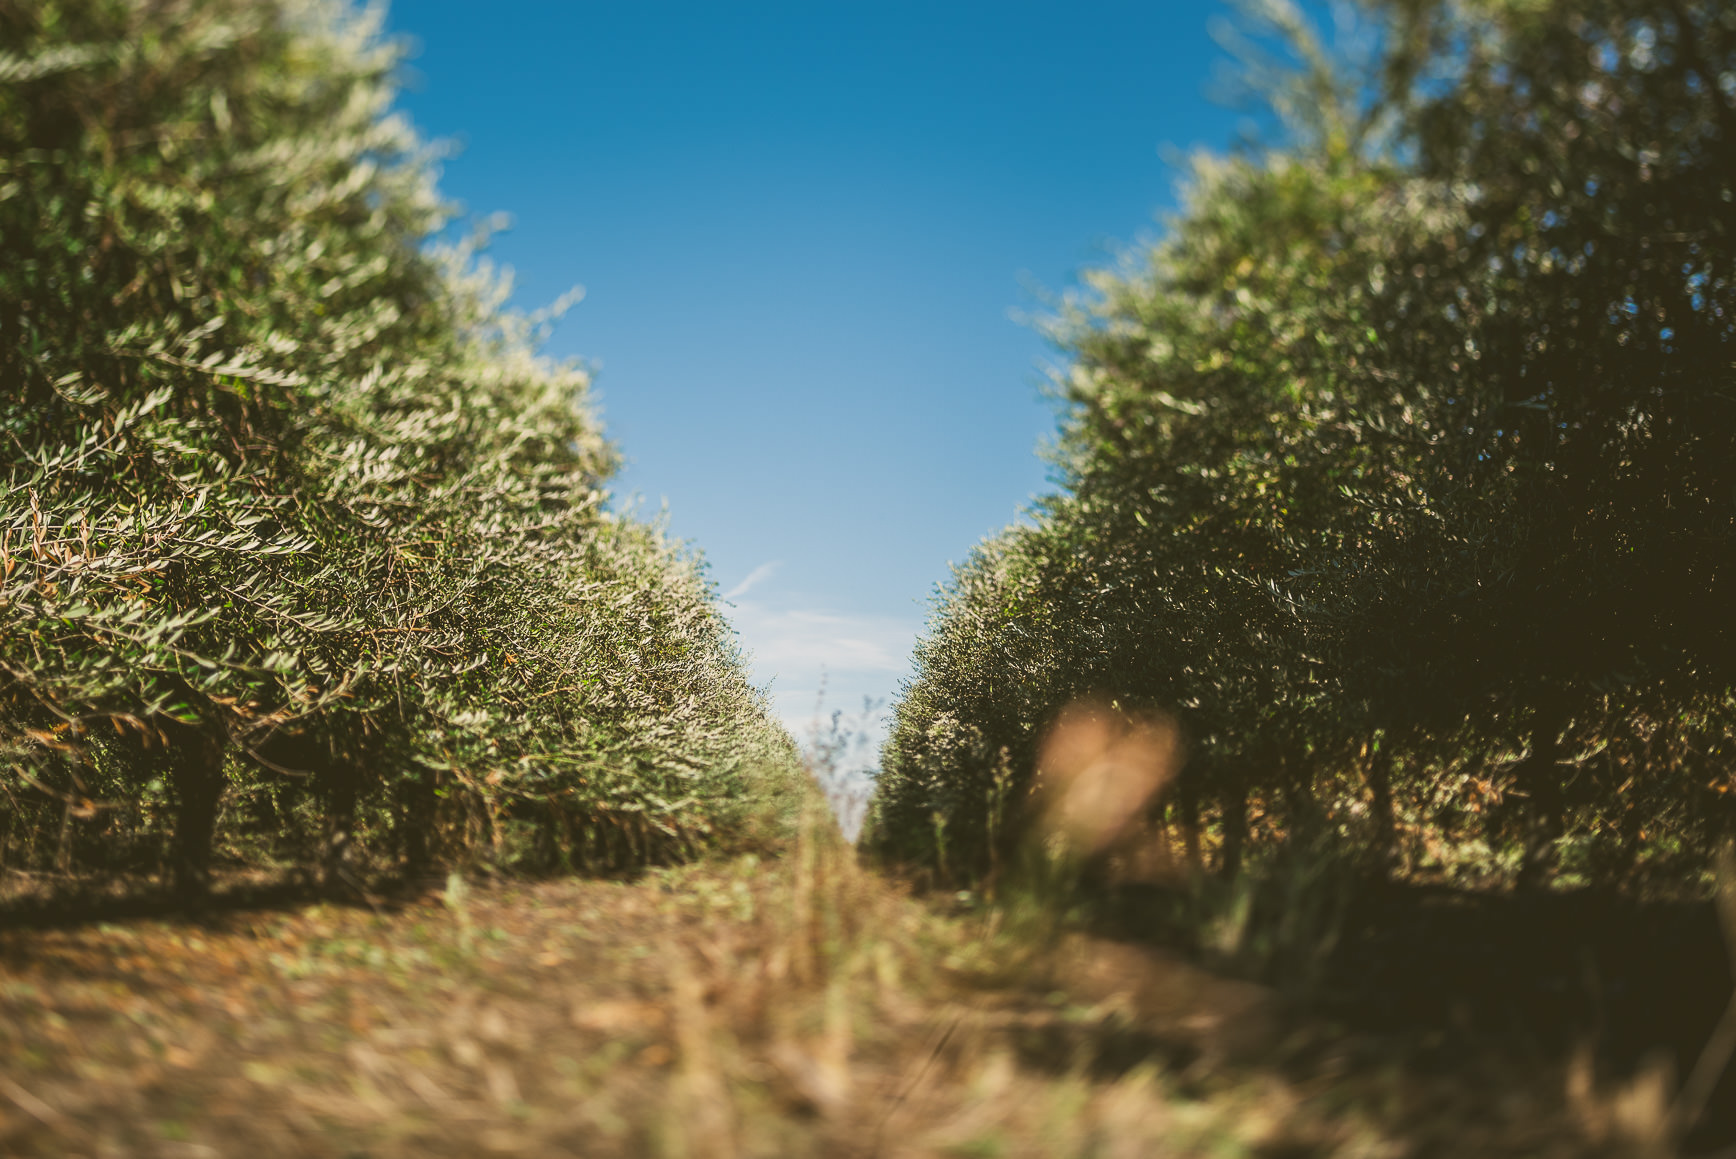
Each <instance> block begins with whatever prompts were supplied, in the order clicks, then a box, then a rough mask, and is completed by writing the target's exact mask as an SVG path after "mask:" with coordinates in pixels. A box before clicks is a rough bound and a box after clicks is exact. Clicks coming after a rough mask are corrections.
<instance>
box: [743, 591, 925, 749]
mask: <svg viewBox="0 0 1736 1159" xmlns="http://www.w3.org/2000/svg"><path fill="white" fill-rule="evenodd" d="M728 615H729V618H730V620H731V622H732V623H733V624H734V625H735V629H736V631H737V632H738V633H740V635H741V642H742V645H743V646H744V648H745V649H746V650H747V652H748V656H749V659H750V661H751V663H752V666H753V676H754V680H755V681H756V682H758V683H759V684H761V685H766V684H770V685H771V686H772V696H773V699H774V701H775V706H776V712H777V714H778V715H779V716H780V717H782V718H783V720H784V723H785V724H786V725H787V726H788V727H789V729H790V731H791V732H792V733H793V734H795V736H796V737H797V738H798V739H801V740H806V739H807V738H808V737H809V735H810V734H811V733H812V732H813V731H814V729H815V727H816V726H817V725H821V724H823V722H825V721H827V720H829V719H830V717H831V714H832V712H833V710H834V709H839V710H842V711H844V712H845V713H846V715H848V716H851V717H856V716H858V715H860V714H861V711H862V704H863V701H864V699H866V700H868V701H871V702H877V703H879V704H880V705H881V707H882V709H884V707H885V706H886V705H887V704H889V703H890V702H891V700H892V697H893V696H894V695H895V694H896V692H897V690H898V682H899V681H900V679H902V678H903V677H904V676H905V674H906V673H908V672H909V670H910V653H911V649H912V647H913V646H914V645H915V643H916V635H917V631H918V623H917V621H916V620H915V619H914V618H912V619H903V618H899V617H894V616H870V615H852V614H849V613H843V612H836V611H818V610H815V609H813V608H804V607H799V606H798V607H789V606H779V605H778V604H776V603H774V602H772V601H770V600H767V601H760V600H744V601H742V602H741V603H739V604H737V605H736V606H735V607H734V608H731V609H729V610H728ZM877 719H878V714H875V723H870V721H869V719H868V718H866V717H865V718H863V719H862V720H861V721H859V722H857V724H855V725H854V726H853V727H854V728H856V729H861V728H863V727H867V728H869V729H871V730H879V729H880V727H881V726H880V725H879V724H878V723H877Z"/></svg>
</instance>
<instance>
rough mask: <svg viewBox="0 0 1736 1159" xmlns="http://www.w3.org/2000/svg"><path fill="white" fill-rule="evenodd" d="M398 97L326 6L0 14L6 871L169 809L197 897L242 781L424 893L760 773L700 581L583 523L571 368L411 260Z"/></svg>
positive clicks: (424, 196) (644, 850)
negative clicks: (402, 861)
mask: <svg viewBox="0 0 1736 1159" xmlns="http://www.w3.org/2000/svg"><path fill="white" fill-rule="evenodd" d="M396 59H397V57H396V50H395V49H394V48H393V47H392V46H391V45H390V44H388V43H386V42H384V41H382V40H381V38H380V37H379V35H378V30H377V14H375V15H373V16H368V15H361V14H358V13H356V12H355V11H353V10H352V9H351V7H350V6H349V5H347V4H343V3H340V2H338V0H282V2H272V3H257V2H253V0H171V2H169V3H161V4H134V3H126V2H115V0H64V2H62V0H55V2H52V3H46V4H44V3H40V2H38V0H0V239H3V245H4V250H5V254H6V261H5V262H4V263H0V448H3V449H0V472H4V474H5V487H4V492H3V494H0V572H3V574H4V579H3V580H0V789H3V790H4V792H5V794H6V797H7V801H8V807H9V809H10V811H11V815H12V818H11V820H10V822H9V824H11V825H12V827H13V834H12V843H13V848H14V849H15V850H16V849H18V848H20V847H22V848H24V849H25V850H26V851H27V855H28V856H29V857H33V858H36V859H37V860H40V859H41V857H42V856H43V854H42V853H41V850H42V849H44V848H45V844H44V834H45V833H46V832H47V830H46V829H45V828H44V827H45V826H48V825H50V824H51V822H52V824H55V825H60V826H62V828H63V831H67V832H71V831H73V830H76V828H77V825H75V822H76V823H77V824H86V823H87V822H88V823H89V824H91V825H96V826H98V827H99V828H100V827H103V826H106V827H107V828H108V829H110V830H111V832H110V833H109V835H108V839H109V840H111V841H112V840H114V839H115V838H116V836H117V832H120V831H124V832H132V833H134V834H135V835H139V834H143V835H144V837H146V838H148V837H149V834H150V833H151V832H159V833H160V831H161V830H160V827H156V826H154V824H153V823H152V822H150V820H149V817H148V814H150V813H151V811H152V808H153V807H152V806H151V805H150V804H149V803H150V802H151V801H152V800H154V799H156V798H154V797H153V794H157V795H158V796H161V795H162V794H164V793H166V794H167V797H168V798H169V805H170V806H172V810H173V811H174V812H175V814H176V816H177V818H178V820H177V822H176V824H177V826H178V828H179V830H180V836H179V838H178V845H177V850H176V852H175V854H174V856H175V858H176V861H177V871H178V874H179V876H180V877H181V878H182V880H183V884H184V885H187V886H189V887H190V888H197V886H198V883H199V881H200V879H202V877H203V874H204V872H205V865H204V857H205V855H204V853H203V851H202V843H203V838H202V836H201V835H200V830H201V829H202V828H203V830H204V831H206V832H208V831H209V827H210V824H211V823H212V822H211V820H210V819H209V818H207V819H205V820H203V821H202V820H201V819H200V816H201V810H204V811H207V812H209V811H210V810H213V809H215V808H216V807H217V805H216V796H217V794H219V793H220V792H221V790H222V788H223V785H224V782H225V780H235V779H240V780H242V781H245V782H246V784H247V785H248V786H251V788H250V789H249V790H248V793H244V794H242V796H243V797H248V796H249V793H250V794H251V797H250V798H249V799H257V800H266V799H270V798H271V797H272V792H267V791H265V790H264V789H263V788H261V787H262V786H267V785H269V784H270V783H272V782H273V781H274V780H276V781H283V782H285V783H287V784H290V785H292V786H294V788H293V790H292V791H291V796H298V797H302V798H308V799H311V800H313V801H316V802H317V804H316V805H315V806H313V808H314V812H315V814H316V815H317V816H318V817H319V818H320V821H321V823H323V824H325V825H326V826H327V827H328V828H329V829H331V830H332V831H333V832H332V834H331V836H333V838H334V839H337V840H340V841H341V840H343V839H347V837H348V831H349V829H350V828H352V827H353V825H354V822H353V820H352V815H353V814H354V811H355V808H356V801H357V799H358V798H360V799H362V800H363V801H364V802H369V801H371V802H375V805H374V806H373V807H374V808H375V809H376V810H384V811H385V812H386V813H388V814H390V815H391V816H392V824H391V828H392V829H393V830H394V831H395V834H396V840H397V842H398V845H399V848H400V850H401V851H402V852H404V853H405V854H407V855H409V856H410V857H411V858H412V859H413V860H415V861H419V862H427V861H429V860H431V859H433V858H435V857H437V856H445V857H470V856H478V855H481V856H488V857H492V858H494V859H496V860H502V861H516V862H526V863H530V864H534V865H539V866H554V865H562V864H568V865H571V864H586V865H598V866H607V865H623V864H634V863H640V862H643V861H646V860H652V859H659V858H665V857H669V856H675V855H678V854H681V853H684V852H686V851H688V850H690V849H692V848H693V847H694V846H695V845H696V844H698V843H701V842H704V841H707V840H710V839H712V838H714V837H718V836H720V835H722V834H724V833H726V832H731V831H735V830H738V829H739V828H740V827H741V826H742V825H743V824H746V823H748V822H749V820H750V818H749V817H748V813H749V812H751V811H752V806H751V804H750V803H751V801H753V800H754V799H756V798H759V797H762V796H773V797H775V796H776V795H777V793H778V792H779V791H780V785H779V783H778V782H779V778H780V777H781V776H783V775H784V774H783V773H782V772H780V771H778V770H787V769H789V768H790V767H792V764H791V754H790V752H789V748H788V742H787V739H786V738H784V737H783V735H782V733H781V730H779V729H777V727H776V726H775V725H774V724H772V723H771V722H770V720H769V718H768V716H767V715H766V712H765V708H764V705H763V704H762V703H761V700H760V698H759V697H758V695H757V694H756V693H755V692H754V691H753V689H752V688H751V687H750V686H749V685H748V684H747V683H746V682H745V678H744V676H743V673H742V671H741V668H740V665H739V663H738V656H737V653H736V650H735V645H734V642H733V639H732V637H731V636H730V633H729V630H728V628H727V626H726V625H725V624H724V623H723V622H722V621H721V619H720V618H719V617H718V615H717V612H716V609H715V606H714V604H713V601H712V597H711V593H710V590H709V587H708V585H707V583H706V581H705V580H704V578H703V574H702V571H701V569H700V565H699V563H698V561H697V560H696V559H695V558H694V557H693V556H691V555H690V554H688V553H687V552H685V551H684V550H683V549H682V548H681V547H680V546H679V545H676V544H673V543H671V542H669V541H668V540H666V539H665V537H664V536H663V534H662V533H661V532H660V531H659V530H657V529H655V528H652V527H648V526H645V525H643V524H640V523H637V522H634V521H632V520H630V519H625V518H622V517H619V516H616V515H612V514H610V513H608V512H606V511H605V510H603V507H602V503H603V500H604V492H603V491H602V487H603V485H604V481H605V480H606V478H607V476H608V474H609V472H610V470H611V469H612V466H613V453H612V451H611V449H610V448H609V446H608V445H607V444H606V443H605V442H604V441H603V439H602V437H601V435H600V434H599V432H598V428H597V425H596V424H595V422H593V421H592V420H591V419H590V417H589V416H588V414H587V412H586V410H585V403H584V398H585V390H586V384H587V379H586V375H585V373H584V371H583V370H582V368H579V367H575V366H559V365H553V364H551V363H548V362H547V361H545V360H543V359H541V358H540V357H538V356H537V355H536V353H535V342H536V339H537V335H538V333H539V327H540V326H541V324H542V321H543V319H540V318H535V317H532V318H526V317H521V316H518V315H515V314H512V313H510V312H508V311H506V310H505V309H504V308H503V303H504V300H505V296H506V293H507V286H506V284H505V282H504V280H503V279H501V278H499V277H497V276H495V275H494V274H493V273H492V272H491V271H490V269H489V268H488V267H487V265H486V264H485V263H481V262H479V261H477V260H476V259H475V257H474V243H473V244H470V245H461V246H448V247H444V248H442V247H437V246H430V245H429V244H428V239H429V238H430V237H432V236H433V235H434V234H435V233H436V232H437V231H439V230H440V229H441V228H442V227H443V226H444V225H445V224H446V222H447V220H448V215H449V210H448V207H447V206H446V205H445V203H443V202H442V201H441V199H440V197H439V195H438V193H437V192H436V190H435V186H434V176H435V174H434V168H433V162H434V154H433V152H432V151H431V150H430V149H429V148H428V147H427V146H425V145H424V144H423V143H422V142H420V141H419V140H418V139H417V137H416V136H415V134H414V133H413V131H412V130H411V129H410V127H409V126H408V125H407V124H406V123H405V122H404V121H403V120H402V119H401V118H400V117H398V116H396V115H395V114H392V113H391V112H390V105H391V101H392V96H393V88H392V83H391V70H392V69H393V67H394V65H395V62H396ZM764 770H771V771H764ZM165 785H166V788H165ZM255 790H258V791H255ZM261 793H263V796H261ZM267 812H268V813H270V812H273V810H267ZM21 819H22V820H21ZM260 824H261V825H263V826H264V828H265V829H266V830H270V829H271V828H272V827H273V825H278V826H281V824H282V818H281V817H279V818H278V819H277V820H276V821H272V820H271V819H270V818H267V819H266V820H264V821H261V822H260ZM21 835H22V840H21ZM67 840H68V838H62V839H61V846H62V859H63V861H64V860H65V853H64V850H65V848H66V841H67ZM146 843H147V844H149V841H148V840H147V842H146ZM159 845H160V842H159Z"/></svg>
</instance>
